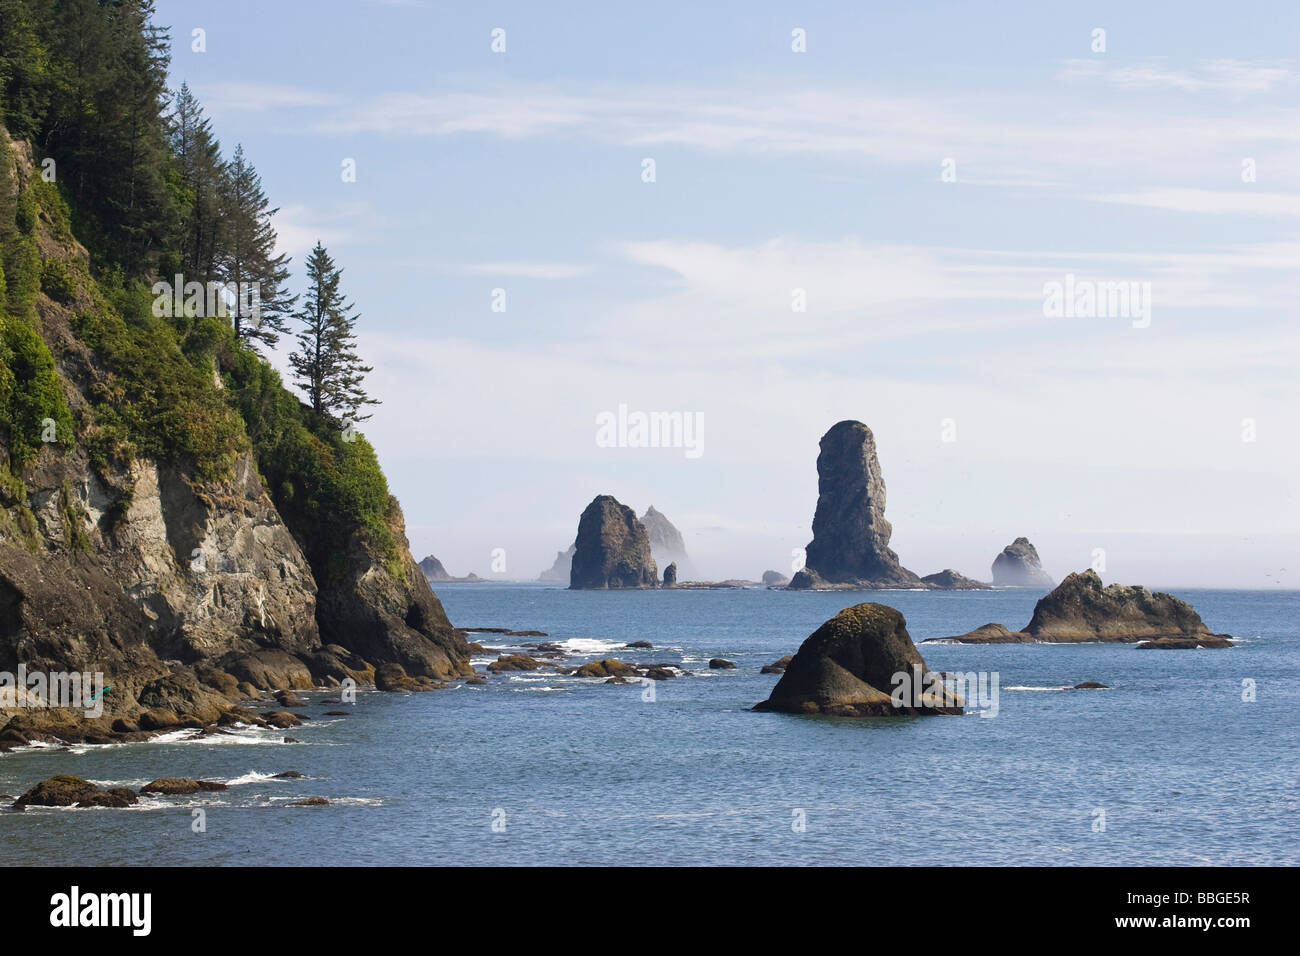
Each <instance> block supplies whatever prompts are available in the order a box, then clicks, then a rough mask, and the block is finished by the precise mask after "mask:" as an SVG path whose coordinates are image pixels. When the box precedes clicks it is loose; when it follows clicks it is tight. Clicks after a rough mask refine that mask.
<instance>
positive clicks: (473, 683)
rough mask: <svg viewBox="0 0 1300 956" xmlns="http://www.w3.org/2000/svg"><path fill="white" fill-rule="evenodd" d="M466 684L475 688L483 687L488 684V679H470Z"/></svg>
mask: <svg viewBox="0 0 1300 956" xmlns="http://www.w3.org/2000/svg"><path fill="white" fill-rule="evenodd" d="M465 683H466V684H469V685H471V686H473V687H482V686H483V685H484V684H486V683H487V679H486V678H483V677H470V678H468V679H467V680H466V681H465Z"/></svg>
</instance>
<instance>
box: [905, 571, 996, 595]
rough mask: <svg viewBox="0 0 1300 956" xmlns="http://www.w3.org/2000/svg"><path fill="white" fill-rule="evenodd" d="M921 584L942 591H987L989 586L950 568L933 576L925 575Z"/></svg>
mask: <svg viewBox="0 0 1300 956" xmlns="http://www.w3.org/2000/svg"><path fill="white" fill-rule="evenodd" d="M921 583H922V584H925V585H928V586H929V587H932V588H935V589H936V590H942V591H987V590H988V589H989V586H988V585H987V584H985V583H984V582H983V581H976V580H975V579H974V578H968V577H966V575H964V574H960V573H958V572H956V571H954V570H953V569H952V568H944V569H943V570H942V571H939V572H937V573H935V574H927V575H926V576H925V577H923V578H921Z"/></svg>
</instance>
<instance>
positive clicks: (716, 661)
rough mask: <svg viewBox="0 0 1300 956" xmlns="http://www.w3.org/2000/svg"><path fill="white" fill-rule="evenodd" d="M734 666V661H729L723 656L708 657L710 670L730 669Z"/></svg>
mask: <svg viewBox="0 0 1300 956" xmlns="http://www.w3.org/2000/svg"><path fill="white" fill-rule="evenodd" d="M735 666H736V662H735V661H729V660H727V659H726V658H725V657H713V658H710V659H709V667H710V668H711V669H712V670H715V671H717V670H724V671H725V670H731V669H733V668H734V667H735Z"/></svg>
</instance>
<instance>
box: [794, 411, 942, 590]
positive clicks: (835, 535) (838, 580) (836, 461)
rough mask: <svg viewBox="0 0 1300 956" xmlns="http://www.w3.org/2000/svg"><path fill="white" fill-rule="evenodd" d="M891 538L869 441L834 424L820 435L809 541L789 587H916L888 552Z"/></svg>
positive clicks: (863, 432) (856, 425) (848, 425)
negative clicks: (814, 505)
mask: <svg viewBox="0 0 1300 956" xmlns="http://www.w3.org/2000/svg"><path fill="white" fill-rule="evenodd" d="M892 533H893V529H892V528H891V527H890V525H889V522H888V521H886V520H885V480H884V478H883V477H882V475H881V471H880V462H879V460H878V459H877V457H876V440H875V437H874V436H873V435H872V434H871V429H870V428H868V427H867V426H866V425H864V424H862V422H855V421H843V422H839V423H838V424H836V425H834V426H833V427H832V428H831V429H830V431H828V432H827V433H826V434H825V435H823V436H822V440H821V452H820V454H818V456H817V511H816V513H815V514H814V515H813V539H812V541H811V542H810V543H809V545H808V549H807V559H806V561H805V565H804V569H803V570H802V571H800V572H799V573H798V574H796V575H795V576H794V578H793V579H792V580H791V582H790V587H792V588H819V587H825V586H827V585H831V586H836V585H838V586H847V587H855V588H858V587H860V588H917V587H921V586H922V584H921V579H920V578H919V577H917V576H916V575H915V574H913V573H912V572H911V571H909V570H907V569H906V568H904V567H903V566H902V565H900V564H899V563H898V555H897V554H895V553H894V552H893V551H891V550H890V549H889V538H890V535H891V534H892Z"/></svg>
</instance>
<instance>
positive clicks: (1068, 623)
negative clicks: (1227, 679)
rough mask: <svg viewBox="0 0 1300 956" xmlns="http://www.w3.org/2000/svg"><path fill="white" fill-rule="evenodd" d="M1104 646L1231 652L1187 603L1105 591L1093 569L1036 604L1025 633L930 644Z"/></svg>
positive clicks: (982, 632) (997, 630) (1141, 591)
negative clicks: (1088, 644)
mask: <svg viewBox="0 0 1300 956" xmlns="http://www.w3.org/2000/svg"><path fill="white" fill-rule="evenodd" d="M1095 641H1103V642H1106V643H1122V644H1132V643H1137V642H1141V643H1138V647H1139V648H1155V649H1173V650H1177V649H1189V648H1196V647H1205V648H1224V647H1232V643H1233V642H1232V641H1231V640H1230V639H1229V637H1228V635H1226V634H1212V633H1211V632H1210V629H1209V628H1207V627H1206V626H1205V622H1204V621H1202V620H1201V616H1200V615H1199V614H1197V613H1196V610H1195V609H1194V608H1193V607H1192V606H1191V605H1190V604H1188V603H1187V602H1186V601H1181V600H1179V599H1178V598H1176V597H1174V596H1173V595H1172V594H1164V593H1162V592H1160V591H1155V592H1152V591H1148V590H1147V589H1146V588H1144V587H1136V586H1130V585H1125V584H1112V585H1109V586H1107V587H1103V586H1102V583H1101V578H1100V577H1099V576H1098V575H1097V572H1096V571H1093V570H1091V569H1089V570H1087V571H1079V572H1076V573H1075V574H1071V575H1069V576H1068V577H1066V579H1065V580H1064V581H1062V582H1061V583H1060V584H1059V585H1057V587H1056V588H1055V590H1053V591H1052V592H1051V593H1050V594H1048V595H1046V596H1044V597H1042V598H1040V599H1039V601H1038V603H1037V604H1036V605H1035V606H1034V616H1033V617H1032V618H1031V619H1030V621H1029V623H1028V624H1027V625H1026V626H1025V629H1024V630H1023V631H1009V630H1008V629H1007V628H1005V627H1003V626H1002V625H1001V624H985V625H983V626H982V627H978V628H976V629H975V630H973V631H970V632H969V633H967V634H960V635H958V636H956V637H942V638H931V639H930V641H929V642H927V641H923V642H922V643H930V642H936V643H937V642H946V643H957V644H1011V643H1045V644H1076V643H1091V642H1095Z"/></svg>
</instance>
